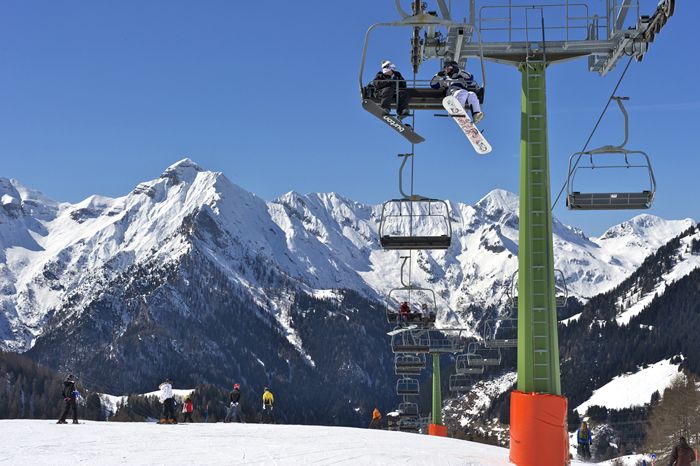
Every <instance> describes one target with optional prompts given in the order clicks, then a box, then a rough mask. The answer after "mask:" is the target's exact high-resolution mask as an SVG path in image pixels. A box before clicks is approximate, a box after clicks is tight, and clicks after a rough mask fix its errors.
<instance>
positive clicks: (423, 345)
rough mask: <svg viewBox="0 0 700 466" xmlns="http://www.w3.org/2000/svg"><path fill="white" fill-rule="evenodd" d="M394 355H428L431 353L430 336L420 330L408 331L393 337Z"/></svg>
mask: <svg viewBox="0 0 700 466" xmlns="http://www.w3.org/2000/svg"><path fill="white" fill-rule="evenodd" d="M391 350H392V351H393V352H394V353H427V352H429V351H430V336H429V335H428V334H427V333H425V332H422V331H418V330H406V331H404V332H400V333H397V334H395V335H392V336H391Z"/></svg>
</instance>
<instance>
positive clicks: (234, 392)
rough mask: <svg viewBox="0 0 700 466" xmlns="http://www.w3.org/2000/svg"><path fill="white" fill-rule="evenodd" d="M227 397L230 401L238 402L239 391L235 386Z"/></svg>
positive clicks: (239, 397)
mask: <svg viewBox="0 0 700 466" xmlns="http://www.w3.org/2000/svg"><path fill="white" fill-rule="evenodd" d="M229 399H230V400H231V403H238V402H239V401H240V399H241V391H240V390H239V389H237V388H234V389H233V390H231V393H230V394H229Z"/></svg>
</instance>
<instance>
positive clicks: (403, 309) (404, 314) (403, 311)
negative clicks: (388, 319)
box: [399, 301, 411, 322]
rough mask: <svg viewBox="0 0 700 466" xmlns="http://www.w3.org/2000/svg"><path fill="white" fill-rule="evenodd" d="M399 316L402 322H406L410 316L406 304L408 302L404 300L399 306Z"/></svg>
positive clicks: (409, 309) (409, 310)
mask: <svg viewBox="0 0 700 466" xmlns="http://www.w3.org/2000/svg"><path fill="white" fill-rule="evenodd" d="M399 318H400V319H401V321H402V322H408V321H409V320H410V318H411V308H410V307H409V306H408V302H407V301H404V302H402V303H401V306H399Z"/></svg>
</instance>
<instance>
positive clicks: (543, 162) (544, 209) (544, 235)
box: [524, 8, 553, 391]
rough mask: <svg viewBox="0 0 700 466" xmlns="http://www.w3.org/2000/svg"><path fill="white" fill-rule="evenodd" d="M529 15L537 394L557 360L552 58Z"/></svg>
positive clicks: (531, 252)
mask: <svg viewBox="0 0 700 466" xmlns="http://www.w3.org/2000/svg"><path fill="white" fill-rule="evenodd" d="M527 16H528V15H527V11H526V14H525V40H526V44H527V50H528V52H527V54H526V59H525V64H524V67H525V70H524V71H525V81H526V86H525V90H526V95H525V98H526V101H527V118H526V128H527V133H526V134H527V141H526V143H527V154H528V155H527V157H528V159H529V164H528V165H529V167H528V174H527V176H528V177H529V178H530V183H529V185H530V190H529V191H528V199H527V200H528V202H529V206H530V214H529V216H530V218H529V219H528V220H529V221H528V236H529V238H530V248H529V255H530V257H529V259H530V260H529V263H530V280H531V282H532V290H533V292H532V294H531V306H532V307H531V309H532V320H531V325H532V328H531V331H532V366H533V367H532V382H533V383H534V385H535V387H536V389H537V391H548V390H549V388H550V387H549V385H550V381H551V377H552V373H551V369H552V360H551V348H550V345H551V328H552V323H551V318H552V317H551V315H552V314H551V309H550V307H551V303H550V297H549V290H548V288H549V283H550V282H551V281H552V279H553V277H550V276H549V275H550V266H549V262H550V260H551V258H550V257H549V249H550V248H549V247H548V241H550V240H551V223H550V222H551V220H549V212H550V200H549V186H548V184H549V167H548V166H547V165H548V156H547V147H548V145H547V120H546V114H547V112H546V104H547V103H546V93H545V89H546V81H545V71H546V68H547V55H546V50H545V40H544V16H543V12H542V9H541V8H540V18H541V21H542V27H541V33H542V42H541V43H537V42H536V43H535V45H540V44H541V46H540V47H539V48H537V47H535V48H533V49H531V45H532V44H531V42H530V40H529V35H528V30H529V25H528V19H527Z"/></svg>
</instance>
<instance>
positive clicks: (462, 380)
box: [449, 374, 472, 393]
mask: <svg viewBox="0 0 700 466" xmlns="http://www.w3.org/2000/svg"><path fill="white" fill-rule="evenodd" d="M471 388H472V380H471V379H470V378H469V375H466V374H452V375H450V383H449V389H450V391H451V392H457V393H462V392H468V391H469V390H470V389H471Z"/></svg>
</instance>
